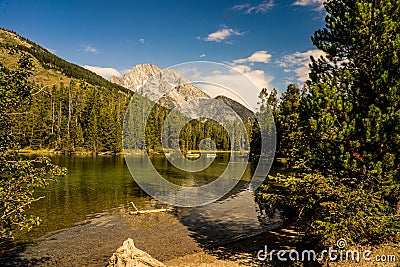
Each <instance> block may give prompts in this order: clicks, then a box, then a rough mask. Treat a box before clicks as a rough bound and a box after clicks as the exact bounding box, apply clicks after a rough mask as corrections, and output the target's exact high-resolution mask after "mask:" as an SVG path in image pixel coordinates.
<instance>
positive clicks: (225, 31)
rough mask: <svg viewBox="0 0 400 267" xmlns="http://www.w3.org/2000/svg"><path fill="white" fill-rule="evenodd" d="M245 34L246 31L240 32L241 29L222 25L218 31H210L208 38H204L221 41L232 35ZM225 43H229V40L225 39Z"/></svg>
mask: <svg viewBox="0 0 400 267" xmlns="http://www.w3.org/2000/svg"><path fill="white" fill-rule="evenodd" d="M243 34H244V32H240V31H237V30H234V29H231V28H228V27H222V28H221V29H219V30H218V31H216V32H213V33H210V34H209V35H208V36H207V37H206V38H204V40H205V41H208V42H217V43H220V42H222V41H225V40H227V39H228V38H230V37H231V36H239V35H243ZM225 43H229V42H226V41H225Z"/></svg>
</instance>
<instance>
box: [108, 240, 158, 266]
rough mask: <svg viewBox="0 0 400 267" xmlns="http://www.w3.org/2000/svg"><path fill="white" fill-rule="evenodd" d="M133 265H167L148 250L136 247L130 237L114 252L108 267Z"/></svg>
mask: <svg viewBox="0 0 400 267" xmlns="http://www.w3.org/2000/svg"><path fill="white" fill-rule="evenodd" d="M133 266H153V267H158V266H165V265H164V264H163V263H162V262H159V261H158V260H156V259H154V258H153V257H151V256H150V255H149V254H147V253H146V252H144V251H142V250H140V249H138V248H136V247H135V244H134V243H133V240H132V239H130V238H128V239H127V240H125V241H124V243H123V245H122V247H119V248H118V249H117V251H115V252H114V253H113V255H112V256H111V258H110V260H109V261H108V264H107V267H133Z"/></svg>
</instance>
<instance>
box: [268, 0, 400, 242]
mask: <svg viewBox="0 0 400 267" xmlns="http://www.w3.org/2000/svg"><path fill="white" fill-rule="evenodd" d="M325 7H326V11H327V13H328V14H327V16H326V19H325V21H326V27H325V28H324V29H322V30H319V31H317V32H316V33H315V34H314V36H313V38H312V40H313V43H314V44H315V45H316V46H317V48H318V49H320V50H322V51H324V52H325V53H326V57H322V58H320V59H318V60H316V59H313V63H312V65H311V74H310V81H309V82H308V83H307V86H306V88H307V93H305V94H303V95H302V97H301V100H300V113H299V130H300V132H301V136H300V137H301V140H300V141H301V142H299V144H300V146H299V147H297V148H296V149H297V150H296V151H292V152H293V153H292V155H293V160H294V161H295V163H296V166H295V171H296V172H297V175H296V176H279V177H278V178H276V179H275V180H274V182H275V183H278V184H279V186H278V187H277V186H274V185H272V184H270V185H267V186H264V187H263V188H262V193H263V194H262V196H261V197H262V198H263V199H264V200H265V201H269V202H270V203H273V204H276V205H277V206H278V207H280V208H282V209H283V210H286V211H289V212H287V213H286V219H287V220H290V219H292V220H293V219H295V221H296V223H297V224H298V225H299V226H300V227H301V228H302V229H304V230H305V232H306V236H305V238H304V242H306V240H312V241H313V242H317V243H319V244H322V245H325V246H329V245H332V244H334V243H335V241H336V240H337V239H339V238H346V240H347V241H348V242H357V243H359V242H361V243H363V242H369V243H373V242H382V241H387V240H388V239H389V238H395V237H396V236H398V235H399V231H400V216H399V200H400V183H399V182H400V173H399V168H398V166H399V164H400V162H399V161H400V154H399V153H400V152H399V151H400V131H399V127H400V109H399V105H400V92H399V86H400V77H399V76H400V72H399V69H400V65H399V60H398V55H399V53H400V34H399V32H400V25H399V21H400V3H399V1H395V0H379V1H378V0H351V1H350V0H329V1H327V2H326V3H325ZM396 206H397V207H396ZM290 213H291V214H290ZM293 215H294V216H293Z"/></svg>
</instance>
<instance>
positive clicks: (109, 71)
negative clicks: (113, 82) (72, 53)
mask: <svg viewBox="0 0 400 267" xmlns="http://www.w3.org/2000/svg"><path fill="white" fill-rule="evenodd" d="M82 67H84V68H85V69H88V70H90V71H93V72H94V73H96V74H98V75H100V76H102V77H103V78H105V79H108V78H110V77H111V76H118V77H119V76H121V73H120V72H119V71H118V70H116V69H114V68H103V67H97V66H89V65H84V66H82Z"/></svg>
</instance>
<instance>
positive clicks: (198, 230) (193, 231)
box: [1, 153, 279, 258]
mask: <svg viewBox="0 0 400 267" xmlns="http://www.w3.org/2000/svg"><path fill="white" fill-rule="evenodd" d="M131 157H134V160H135V162H136V164H140V159H141V157H142V156H141V155H136V156H131ZM51 158H52V159H53V161H54V162H55V163H56V164H58V165H61V166H65V167H67V169H68V173H67V175H66V176H64V177H61V178H59V179H58V181H57V182H55V183H52V184H51V185H49V186H48V187H47V188H45V189H40V190H38V191H37V192H36V195H37V196H45V198H44V199H41V200H39V201H37V202H34V203H33V204H32V205H31V208H30V209H29V213H31V214H35V215H37V216H39V217H40V218H41V219H42V223H41V224H40V225H39V226H36V227H34V228H33V230H32V231H30V232H28V233H26V232H22V233H20V234H19V235H17V236H16V239H15V240H14V241H12V242H7V243H3V244H2V245H1V246H2V254H3V258H4V257H5V258H7V257H9V256H10V255H12V254H11V253H12V251H15V250H18V249H24V250H29V249H31V250H32V251H35V253H36V251H37V249H33V248H32V247H34V246H37V245H38V244H39V245H40V244H41V242H42V243H43V244H45V241H44V240H55V239H56V240H58V241H59V242H60V243H61V242H64V245H65V243H66V242H67V240H64V241H63V239H67V238H69V237H70V236H71V235H72V234H71V235H70V234H68V233H69V231H70V232H71V231H72V232H73V231H76V229H77V227H81V228H79V229H83V228H82V227H89V226H90V231H92V230H93V231H97V232H98V233H99V234H97V235H96V236H94V237H93V239H96V240H97V241H98V242H99V243H102V242H105V240H103V239H105V238H107V239H109V238H112V237H110V236H107V235H103V234H101V232H102V231H103V230H104V229H103V228H102V227H105V226H107V225H108V226H110V225H112V226H113V227H116V229H115V230H114V231H115V232H116V233H125V232H126V235H130V233H131V232H129V231H131V230H132V229H133V228H135V227H136V228H138V227H139V226H141V228H140V231H141V232H140V236H143V234H146V235H147V240H149V239H151V238H152V237H151V235H152V234H151V233H153V232H151V231H149V232H146V227H147V226H146V225H147V224H151V225H149V226H148V229H150V228H151V229H154V228H157V227H158V226H157V224H160V227H161V226H162V225H164V224H165V221H166V220H174V225H175V226H176V225H178V226H179V227H184V228H185V229H186V230H187V232H188V234H187V235H188V236H190V238H191V239H193V240H195V242H196V243H197V244H199V245H200V246H201V247H212V246H215V245H218V244H222V243H224V242H230V241H233V240H237V239H240V238H241V237H248V236H250V235H252V234H257V233H260V232H263V231H267V230H268V229H271V228H272V227H275V226H276V225H277V224H278V221H279V219H278V217H279V216H278V215H277V214H275V216H272V217H268V216H266V214H265V212H263V211H262V210H260V207H259V205H258V204H257V203H256V202H255V199H254V195H253V193H252V192H250V191H248V190H247V188H248V185H249V182H250V180H251V177H252V167H253V166H252V163H249V164H248V166H247V168H246V171H245V173H244V175H243V177H242V179H241V180H240V181H239V182H238V184H237V185H236V186H235V188H234V189H233V190H231V191H230V192H229V193H228V194H227V195H225V196H223V197H222V198H221V199H219V200H218V201H216V202H214V203H211V204H208V205H205V206H201V207H195V208H180V207H171V208H173V212H171V213H170V214H169V215H168V216H169V217H168V218H167V217H163V216H161V215H160V216H159V217H157V218H156V219H155V217H152V218H149V217H140V220H139V219H129V220H131V221H132V220H136V221H135V223H136V225H134V227H133V228H132V225H131V226H127V224H126V223H125V222H126V220H124V219H123V218H124V216H125V217H126V215H124V216H122V215H121V211H122V212H125V213H124V214H126V211H129V210H134V209H133V206H132V205H131V204H130V203H131V202H133V203H134V204H135V205H136V207H137V208H138V209H153V208H162V207H170V206H168V205H166V204H164V203H161V202H159V201H156V200H155V199H154V198H152V197H150V196H148V195H147V194H146V193H145V192H144V191H143V190H142V189H141V188H140V187H139V186H138V185H137V184H136V182H135V180H134V179H133V178H132V176H131V174H130V172H129V170H128V167H127V166H126V163H125V159H124V158H123V156H99V157H89V156H61V155H58V156H52V157H51ZM208 160H209V159H208ZM213 160H214V161H213V163H212V164H211V165H210V166H209V167H208V168H207V169H206V170H205V171H202V172H196V173H186V172H184V171H181V170H179V169H177V168H175V167H174V166H172V165H171V164H170V163H169V162H168V160H167V159H166V158H165V157H164V156H163V155H154V156H151V161H152V163H153V165H154V167H155V168H156V169H157V170H158V172H159V173H160V174H161V175H163V176H164V177H165V178H167V179H168V180H169V181H170V182H173V183H175V184H178V185H185V186H201V185H204V184H207V183H209V182H211V181H213V180H215V179H216V178H217V177H218V176H219V175H220V174H221V173H222V172H223V171H224V169H225V168H226V166H227V164H228V162H229V154H228V153H218V155H217V157H216V158H215V159H213ZM237 160H241V159H240V158H237ZM243 160H244V159H243ZM138 167H139V166H138ZM130 216H133V217H134V215H130ZM140 216H142V215H140ZM144 216H146V215H144ZM121 218H122V219H121ZM152 220H153V221H152ZM169 223H170V224H172V222H169ZM88 225H89V226H88ZM121 225H123V226H121ZM143 227H144V228H143ZM107 229H109V228H107ZM85 231H86V230H85ZM88 231H89V230H88ZM107 231H109V230H107ZM166 231H170V230H166ZM60 233H63V234H62V235H60ZM110 233H111V232H110ZM135 233H137V232H135ZM135 233H132V235H135ZM93 235H94V234H93ZM153 235H154V234H153ZM170 235H171V234H170ZM83 238H86V237H84V236H83ZM121 238H122V237H121ZM46 242H47V241H46ZM135 243H136V242H135ZM142 243H144V242H142ZM43 246H44V247H45V248H47V247H48V246H49V245H43ZM52 246H54V245H52ZM82 246H83V245H82ZM143 246H146V244H144V245H143ZM116 248H117V247H115V249H116ZM150 250H151V248H150ZM49 253H50V252H49ZM52 253H53V252H52ZM71 253H72V252H71ZM111 254H112V253H111ZM109 256H111V255H109ZM104 257H106V255H104Z"/></svg>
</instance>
